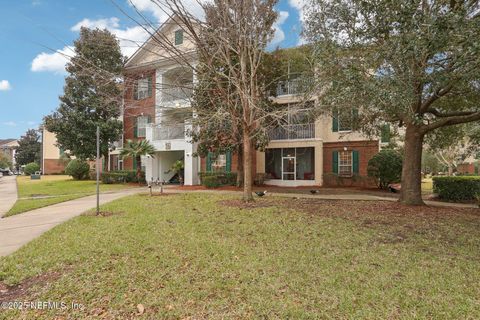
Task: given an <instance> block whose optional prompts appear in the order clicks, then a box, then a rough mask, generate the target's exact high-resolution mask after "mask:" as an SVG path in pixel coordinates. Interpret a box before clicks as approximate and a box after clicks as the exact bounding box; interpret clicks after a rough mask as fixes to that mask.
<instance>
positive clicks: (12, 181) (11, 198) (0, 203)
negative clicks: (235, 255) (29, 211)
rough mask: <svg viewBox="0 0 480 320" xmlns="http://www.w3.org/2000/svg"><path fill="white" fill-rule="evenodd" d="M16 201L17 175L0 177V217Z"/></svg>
mask: <svg viewBox="0 0 480 320" xmlns="http://www.w3.org/2000/svg"><path fill="white" fill-rule="evenodd" d="M16 201H17V177H16V176H5V177H1V178H0V217H2V216H3V215H4V214H5V213H7V212H8V210H10V208H11V207H13V205H14V204H15V202H16Z"/></svg>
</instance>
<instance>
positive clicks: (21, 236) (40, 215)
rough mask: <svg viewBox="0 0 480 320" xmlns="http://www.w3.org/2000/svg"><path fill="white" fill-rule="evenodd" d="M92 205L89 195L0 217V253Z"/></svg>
mask: <svg viewBox="0 0 480 320" xmlns="http://www.w3.org/2000/svg"><path fill="white" fill-rule="evenodd" d="M145 191H147V190H146V188H134V189H130V190H125V191H119V192H110V193H105V194H101V195H100V203H101V204H104V203H107V202H110V201H113V200H116V199H119V198H122V197H125V196H128V195H132V194H136V193H139V192H145ZM95 206H96V196H95V195H93V196H88V197H84V198H79V199H75V200H71V201H66V202H62V203H58V204H54V205H51V206H48V207H44V208H39V209H35V210H32V211H29V212H25V213H21V214H18V215H14V216H11V217H7V218H3V219H0V256H6V255H8V254H10V253H12V252H14V251H15V250H17V249H18V248H20V247H21V246H23V245H24V244H26V243H27V242H29V241H31V240H33V239H35V238H36V237H38V236H40V235H41V234H42V233H44V232H46V231H48V230H50V229H51V228H53V227H54V226H56V225H58V224H60V223H62V222H65V221H67V220H68V219H71V218H73V217H75V216H78V215H80V214H81V213H83V212H85V211H86V210H88V209H91V208H94V207H95Z"/></svg>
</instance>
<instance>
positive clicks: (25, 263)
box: [0, 193, 480, 319]
mask: <svg viewBox="0 0 480 320" xmlns="http://www.w3.org/2000/svg"><path fill="white" fill-rule="evenodd" d="M232 199H234V198H232V197H229V196H222V195H220V194H211V195H207V194H204V193H197V194H195V193H192V194H178V195H172V196H169V197H145V196H140V195H137V196H131V197H127V198H124V199H121V200H118V201H115V202H112V203H110V204H107V205H104V206H102V211H105V212H110V213H112V215H109V216H106V217H95V216H91V215H83V216H80V217H77V218H75V219H73V220H71V221H69V222H67V223H65V224H62V225H60V226H58V227H56V228H54V229H53V230H51V231H49V232H47V233H46V234H44V235H43V236H42V237H40V238H38V239H36V240H34V241H32V242H31V243H30V244H28V245H26V246H25V247H23V248H22V249H20V250H19V251H17V252H16V253H14V254H13V255H11V256H9V257H6V258H3V259H1V260H0V280H2V281H3V282H4V283H5V284H8V285H14V284H18V283H22V282H23V281H27V282H28V281H29V280H28V279H32V278H33V279H35V277H39V276H40V275H42V274H46V275H48V274H52V273H56V272H61V273H62V275H61V276H59V277H56V278H55V279H54V280H52V281H50V282H48V283H43V284H42V285H37V286H34V287H32V288H31V289H30V290H29V292H28V293H27V294H26V296H23V297H19V298H18V299H19V300H20V301H30V300H32V299H35V301H64V302H66V303H67V304H70V303H71V302H76V303H81V304H83V305H84V306H85V308H84V309H83V310H72V309H65V310H39V311H33V310H25V311H13V310H12V311H6V312H4V313H3V314H0V318H2V317H3V318H5V319H17V318H31V319H51V318H53V317H54V316H56V317H60V318H62V317H69V318H78V319H83V318H95V317H97V316H99V315H101V316H102V317H104V318H112V319H113V318H115V319H125V318H128V319H131V318H135V317H136V314H137V313H138V312H139V311H138V309H137V305H139V304H141V305H142V306H144V308H145V311H144V312H145V313H144V314H143V317H144V318H147V319H164V318H165V319H166V318H168V319H185V318H192V319H206V318H208V319H224V318H225V319H231V318H234V319H258V318H278V319H289V318H290V319H307V318H308V319H310V318H320V319H326V318H327V319H328V318H330V319H405V318H420V319H422V318H428V319H467V318H468V319H477V318H480V305H479V298H480V287H479V286H476V285H475V284H476V283H478V282H479V281H480V276H479V275H480V263H479V262H480V236H479V233H478V230H479V229H480V216H479V213H478V210H476V209H457V208H416V209H408V207H404V206H402V205H400V204H398V203H391V202H372V201H365V202H362V201H358V202H353V201H326V200H323V201H322V200H317V199H312V200H311V199H288V200H285V199H282V198H273V197H266V198H262V199H259V200H257V201H258V203H259V204H260V205H258V206H255V207H251V208H248V207H244V208H241V207H240V208H237V207H235V206H232V203H231V202H230V201H231V200H232ZM114 213H118V214H114Z"/></svg>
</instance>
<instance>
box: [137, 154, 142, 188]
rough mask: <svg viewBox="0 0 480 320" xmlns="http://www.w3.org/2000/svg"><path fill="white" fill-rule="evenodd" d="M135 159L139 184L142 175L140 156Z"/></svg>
mask: <svg viewBox="0 0 480 320" xmlns="http://www.w3.org/2000/svg"><path fill="white" fill-rule="evenodd" d="M136 159H137V181H138V184H139V185H141V184H142V183H141V182H140V180H141V177H142V157H140V156H138V157H137V158H136Z"/></svg>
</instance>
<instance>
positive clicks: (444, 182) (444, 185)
mask: <svg viewBox="0 0 480 320" xmlns="http://www.w3.org/2000/svg"><path fill="white" fill-rule="evenodd" d="M433 192H434V193H436V194H437V195H438V197H439V198H440V199H443V200H448V201H459V200H474V199H475V196H476V195H477V194H480V176H458V177H433Z"/></svg>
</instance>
